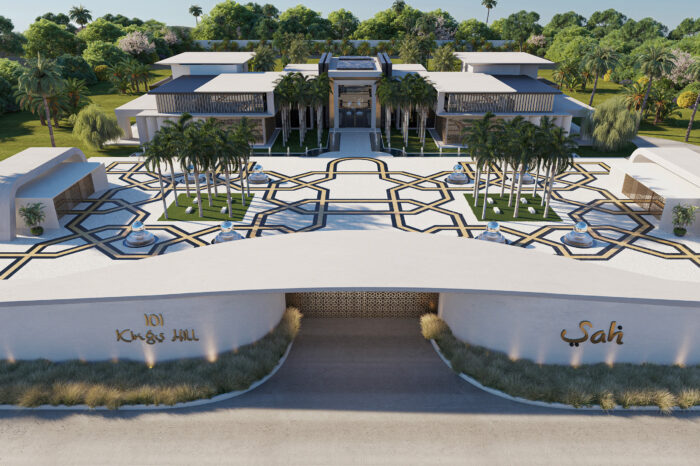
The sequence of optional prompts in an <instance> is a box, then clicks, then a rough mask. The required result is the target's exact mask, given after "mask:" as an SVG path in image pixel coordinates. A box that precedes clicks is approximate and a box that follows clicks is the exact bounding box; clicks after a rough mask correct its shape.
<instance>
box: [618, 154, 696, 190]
mask: <svg viewBox="0 0 700 466" xmlns="http://www.w3.org/2000/svg"><path fill="white" fill-rule="evenodd" d="M630 161H631V162H632V163H635V164H637V163H642V162H646V161H649V162H653V163H655V164H657V165H660V166H662V167H664V168H665V169H667V170H668V171H670V172H672V173H674V174H676V175H678V176H680V177H681V178H683V179H684V180H686V181H687V182H688V183H691V184H693V185H694V186H696V187H698V188H700V154H699V153H697V152H695V151H694V150H691V149H688V148H686V147H683V146H663V147H640V148H639V149H637V150H635V151H634V152H633V153H632V155H631V156H630Z"/></svg>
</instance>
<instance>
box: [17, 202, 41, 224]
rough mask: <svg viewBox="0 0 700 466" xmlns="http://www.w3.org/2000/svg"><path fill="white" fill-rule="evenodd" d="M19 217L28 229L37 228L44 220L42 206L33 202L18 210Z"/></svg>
mask: <svg viewBox="0 0 700 466" xmlns="http://www.w3.org/2000/svg"><path fill="white" fill-rule="evenodd" d="M19 216H20V217H22V220H24V223H26V224H27V226H28V227H29V228H32V227H35V226H38V225H39V224H40V223H41V222H43V221H44V219H45V218H46V214H45V213H44V204H42V203H41V202H33V203H31V204H27V205H25V206H22V207H20V208H19Z"/></svg>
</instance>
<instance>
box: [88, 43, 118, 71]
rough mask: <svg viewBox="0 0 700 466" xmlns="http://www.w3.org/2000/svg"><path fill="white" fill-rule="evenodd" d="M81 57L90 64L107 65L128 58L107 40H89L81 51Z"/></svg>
mask: <svg viewBox="0 0 700 466" xmlns="http://www.w3.org/2000/svg"><path fill="white" fill-rule="evenodd" d="M83 58H84V59H85V61H87V62H88V63H89V64H90V66H93V67H95V66H97V65H107V66H112V65H115V64H117V63H119V62H120V61H122V60H125V59H126V58H128V55H127V54H126V53H124V52H122V51H121V49H119V47H117V46H116V45H114V44H110V43H108V42H102V41H99V40H98V41H95V42H90V44H89V45H88V46H87V48H86V49H85V50H84V51H83Z"/></svg>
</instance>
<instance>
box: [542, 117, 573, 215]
mask: <svg viewBox="0 0 700 466" xmlns="http://www.w3.org/2000/svg"><path fill="white" fill-rule="evenodd" d="M577 147H578V145H577V144H576V141H575V140H574V137H573V136H570V135H569V134H567V133H566V131H564V129H563V128H559V127H554V128H552V129H551V131H550V132H549V135H548V138H547V142H546V148H547V150H548V151H550V157H551V162H550V163H551V171H550V173H551V175H550V179H549V183H548V186H547V201H546V204H545V208H544V217H543V218H547V215H549V206H550V201H551V199H552V186H553V185H554V178H555V177H556V176H557V175H560V174H561V173H563V172H565V171H566V169H567V168H569V167H570V166H571V165H572V164H573V160H574V152H575V151H576V149H577ZM543 197H544V196H543Z"/></svg>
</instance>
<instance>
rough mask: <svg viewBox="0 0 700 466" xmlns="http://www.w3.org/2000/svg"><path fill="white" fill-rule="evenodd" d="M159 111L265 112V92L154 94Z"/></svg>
mask: <svg viewBox="0 0 700 466" xmlns="http://www.w3.org/2000/svg"><path fill="white" fill-rule="evenodd" d="M156 105H157V107H158V112H160V113H183V112H188V113H266V112H267V96H266V95H265V94H204V93H201V94H197V93H188V94H156Z"/></svg>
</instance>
